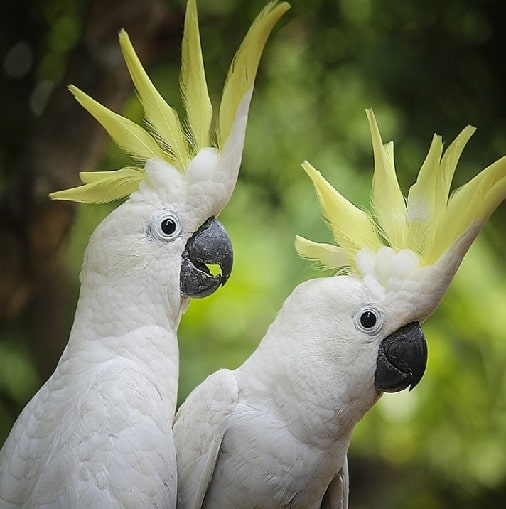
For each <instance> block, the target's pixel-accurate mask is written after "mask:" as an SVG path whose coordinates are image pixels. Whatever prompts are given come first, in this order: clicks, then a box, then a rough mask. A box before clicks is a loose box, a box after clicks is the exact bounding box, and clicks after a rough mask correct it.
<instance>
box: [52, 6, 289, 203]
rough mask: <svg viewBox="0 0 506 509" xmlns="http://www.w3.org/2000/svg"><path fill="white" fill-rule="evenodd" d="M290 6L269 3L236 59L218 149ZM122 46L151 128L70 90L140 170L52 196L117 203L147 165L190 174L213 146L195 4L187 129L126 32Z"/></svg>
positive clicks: (190, 12) (186, 64)
mask: <svg viewBox="0 0 506 509" xmlns="http://www.w3.org/2000/svg"><path fill="white" fill-rule="evenodd" d="M289 8H290V6H289V4H287V3H286V2H281V3H278V2H277V1H274V2H271V3H269V4H268V5H267V6H266V7H265V8H264V9H263V10H262V11H261V13H260V14H259V15H258V16H257V18H256V19H255V21H254V22H253V24H252V25H251V27H250V29H249V31H248V33H247V34H246V37H245V38H244V40H243V42H242V44H241V46H240V47H239V49H238V50H237V53H236V54H235V56H234V59H233V61H232V64H231V66H230V69H229V71H228V75H227V79H226V82H225V86H224V90H223V95H222V100H221V106H220V114H219V122H218V125H219V127H218V133H217V135H216V138H217V142H216V143H217V148H218V150H219V149H221V148H222V147H223V146H224V144H225V142H226V141H227V138H228V135H229V134H230V132H231V129H232V126H233V123H234V120H235V117H236V113H237V110H238V108H239V105H240V103H241V101H242V99H243V98H244V96H245V95H246V93H248V91H250V90H251V89H252V88H253V83H254V80H255V76H256V72H257V68H258V64H259V61H260V57H261V54H262V51H263V48H264V46H265V43H266V41H267V38H268V37H269V34H270V32H271V31H272V29H273V27H274V25H275V24H276V22H277V21H278V19H279V18H280V17H281V16H282V15H283V14H284V13H285V12H286V11H287V10H288V9H289ZM119 42H120V45H121V50H122V52H123V57H124V59H125V62H126V64H127V67H128V71H129V73H130V76H131V78H132V81H133V82H134V85H135V88H136V90H137V93H138V96H139V100H140V102H141V103H142V106H143V108H144V117H145V121H146V128H144V127H142V126H140V125H137V124H136V123H134V122H132V121H131V120H128V119H127V118H125V117H122V116H121V115H118V114H117V113H114V112H113V111H111V110H109V109H108V108H106V107H105V106H102V105H101V104H100V103H98V102H97V101H95V100H94V99H92V98H91V97H89V96H88V95H86V94H85V93H84V92H82V91H81V90H79V89H78V88H77V87H74V86H70V87H69V89H70V91H71V92H72V94H73V95H74V96H75V98H76V99H77V101H78V102H79V103H80V104H81V105H82V106H83V107H84V108H85V109H86V110H87V111H88V112H89V113H91V115H93V116H94V117H95V118H96V119H97V120H98V122H99V123H100V124H102V126H103V127H104V128H105V129H106V131H107V132H108V133H109V135H110V136H111V138H112V139H113V140H114V141H115V142H116V143H117V144H118V145H119V146H120V147H121V148H122V149H123V150H124V151H125V152H127V153H128V154H129V155H131V156H132V158H133V159H134V160H135V161H136V162H138V163H141V164H140V165H139V166H129V167H125V168H122V169H121V170H113V171H105V172H82V173H81V174H80V176H81V180H82V181H83V183H84V185H82V186H79V187H76V188H72V189H66V190H64V191H57V192H54V193H51V194H50V195H49V196H50V197H51V198H52V199H56V200H73V201H78V202H85V203H103V202H108V201H112V200H117V199H120V198H123V197H125V196H128V195H129V194H131V193H132V192H133V191H135V190H136V189H137V188H138V186H139V183H140V181H141V180H142V179H143V178H144V177H145V172H144V170H143V167H142V166H143V164H144V163H145V162H146V161H147V160H149V159H153V158H156V159H161V160H163V161H165V162H167V163H169V164H171V165H172V166H174V167H175V168H177V169H178V170H179V171H181V172H184V171H185V169H186V168H187V166H188V164H189V163H190V161H191V160H192V159H193V158H194V157H195V155H196V154H197V153H198V152H199V151H200V150H201V149H202V148H204V147H208V146H211V133H210V128H211V119H212V106H211V101H210V99H209V94H208V90H207V83H206V77H205V71H204V64H203V59H202V50H201V46H200V34H199V28H198V16H197V6H196V1H195V0H188V4H187V8H186V15H185V25H184V34H183V41H182V48H181V52H182V56H181V77H180V88H181V95H182V98H183V103H184V106H185V113H186V123H185V126H184V127H183V126H182V123H181V121H180V119H179V117H178V114H177V112H176V111H175V110H174V109H173V108H171V107H170V106H169V105H168V104H167V103H166V102H165V100H164V99H163V98H162V96H161V95H160V93H159V92H158V90H157V89H156V88H155V86H154V85H153V83H152V82H151V80H150V79H149V77H148V75H147V74H146V72H145V70H144V68H143V67H142V64H141V63H140V61H139V58H138V57H137V55H136V53H135V51H134V48H133V46H132V44H131V42H130V39H129V38H128V35H127V33H126V32H125V31H124V30H122V31H121V32H120V34H119Z"/></svg>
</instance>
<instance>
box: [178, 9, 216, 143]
mask: <svg viewBox="0 0 506 509" xmlns="http://www.w3.org/2000/svg"><path fill="white" fill-rule="evenodd" d="M181 53H182V56H181V93H182V96H183V100H184V104H185V108H186V116H187V119H188V124H189V126H190V129H191V132H192V134H193V137H194V142H195V151H196V152H198V151H199V150H200V149H201V148H203V147H207V146H209V130H210V128H211V119H212V115H213V110H212V106H211V100H210V99H209V92H208V90H207V83H206V75H205V71H204V62H203V59H202V50H201V47H200V33H199V25H198V15H197V5H196V2H195V0H188V5H187V7H186V16H185V24H184V37H183V44H182V48H181Z"/></svg>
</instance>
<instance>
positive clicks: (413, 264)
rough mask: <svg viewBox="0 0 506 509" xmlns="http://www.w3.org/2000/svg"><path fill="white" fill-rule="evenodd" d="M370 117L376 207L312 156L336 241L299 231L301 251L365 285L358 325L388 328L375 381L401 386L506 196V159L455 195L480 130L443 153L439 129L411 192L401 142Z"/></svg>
mask: <svg viewBox="0 0 506 509" xmlns="http://www.w3.org/2000/svg"><path fill="white" fill-rule="evenodd" d="M367 116H368V119H369V125H370V129H371V135H372V144H373V152H374V160H375V170H374V178H373V184H372V195H371V204H372V212H370V213H368V212H364V211H362V210H360V209H358V208H357V207H355V206H354V205H353V204H352V203H350V202H349V201H348V200H346V199H345V198H344V197H343V196H342V195H341V194H340V193H339V192H338V191H336V190H335V189H334V188H333V187H332V186H331V185H330V184H329V183H328V182H327V181H326V180H325V179H324V178H323V176H322V175H321V174H320V172H318V171H317V170H316V169H314V168H313V167H312V166H311V165H310V164H309V163H308V162H304V163H303V168H304V170H305V171H306V173H307V174H308V175H309V177H310V178H311V180H312V181H313V184H314V186H315V189H316V193H317V196H318V199H319V201H320V204H321V206H322V209H323V212H324V215H325V217H326V219H327V220H328V222H329V224H330V227H331V229H332V233H333V236H334V239H335V241H336V244H337V245H330V244H321V243H316V242H312V241H309V240H307V239H305V238H302V237H297V239H296V249H297V251H298V253H299V254H300V255H301V256H303V257H304V258H308V259H311V260H315V261H317V262H319V263H320V264H321V265H323V266H324V267H326V268H331V269H335V270H337V271H338V272H337V275H336V277H338V278H339V277H346V278H352V279H354V280H356V281H357V282H359V283H360V285H361V287H362V288H363V289H364V291H363V292H362V293H363V295H365V296H369V297H368V298H367V299H365V297H364V299H365V300H364V301H363V302H362V303H361V305H360V306H359V308H360V309H359V310H357V313H359V315H357V316H359V318H358V325H357V326H358V327H359V328H361V327H362V328H365V329H367V328H369V327H370V328H371V329H372V330H374V329H375V328H377V327H378V324H380V323H381V327H382V329H383V339H382V341H381V342H380V343H379V345H378V348H379V350H378V357H377V368H376V388H377V389H378V390H380V391H397V390H402V389H404V388H406V387H408V386H411V387H413V386H414V385H416V383H418V381H419V380H420V379H421V377H422V375H423V372H424V370H425V364H426V358H427V349H426V345H425V340H424V337H423V332H422V330H421V328H420V325H419V324H420V323H421V322H423V321H424V320H425V319H426V318H427V317H429V316H430V315H431V314H432V313H433V312H434V310H435V309H436V308H437V306H438V304H439V302H440V301H441V299H442V297H443V296H444V294H445V292H446V289H447V288H448V285H449V284H450V282H451V280H452V279H453V277H454V275H455V273H456V271H457V269H458V267H459V265H460V263H461V262H462V259H463V257H464V255H465V254H466V252H467V250H468V249H469V247H470V246H471V244H472V243H473V241H474V239H475V238H476V236H477V235H478V233H479V232H480V230H481V228H482V227H483V225H484V224H485V222H486V221H487V219H488V218H489V217H490V215H491V214H492V213H493V211H494V210H495V209H496V208H497V207H498V206H499V204H500V203H501V202H502V201H503V200H504V199H505V197H506V157H503V158H501V159H499V160H498V161H496V162H495V163H493V164H492V165H490V166H489V167H487V168H486V169H485V170H483V171H482V172H481V173H479V174H478V175H477V176H476V177H475V178H473V179H472V180H471V181H470V182H468V183H467V184H465V185H464V186H462V187H461V188H459V189H457V190H456V191H455V192H454V193H453V194H452V195H451V196H449V191H450V185H451V181H452V178H453V174H454V172H455V169H456V165H457V162H458V160H459V158H460V155H461V153H462V150H463V149H464V146H465V144H466V143H467V141H468V140H469V138H470V137H471V135H472V134H473V132H474V128H472V127H466V128H465V129H464V130H463V131H462V132H461V133H460V134H459V136H457V138H456V139H455V141H454V142H453V143H451V144H450V146H449V147H448V149H447V150H446V151H445V152H444V153H443V144H442V140H441V137H440V136H437V135H436V136H434V138H433V140H432V144H431V146H430V149H429V152H428V154H427V157H426V159H425V161H424V163H423V165H422V167H421V169H420V172H419V175H418V178H417V181H416V183H415V184H414V185H413V186H411V188H410V190H409V193H408V197H407V199H404V197H403V195H402V193H401V191H400V188H399V184H398V182H397V177H396V173H395V168H394V155H393V143H388V144H386V145H383V143H382V140H381V136H380V133H379V130H378V127H377V124H376V120H375V118H374V115H373V113H372V111H370V110H368V111H367ZM344 274H346V275H344ZM367 300H369V302H367ZM360 310H362V311H360Z"/></svg>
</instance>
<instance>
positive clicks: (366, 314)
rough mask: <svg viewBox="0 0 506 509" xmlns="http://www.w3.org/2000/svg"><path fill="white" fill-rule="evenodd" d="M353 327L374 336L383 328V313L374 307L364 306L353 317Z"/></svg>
mask: <svg viewBox="0 0 506 509" xmlns="http://www.w3.org/2000/svg"><path fill="white" fill-rule="evenodd" d="M354 322H355V327H356V328H357V329H358V330H360V331H362V332H365V333H366V334H371V335H372V334H376V333H377V332H378V331H379V330H380V329H381V327H382V326H383V313H382V312H381V311H380V310H379V309H376V308H375V307H374V306H364V307H363V308H361V309H360V310H359V311H358V312H357V313H356V314H355V316H354Z"/></svg>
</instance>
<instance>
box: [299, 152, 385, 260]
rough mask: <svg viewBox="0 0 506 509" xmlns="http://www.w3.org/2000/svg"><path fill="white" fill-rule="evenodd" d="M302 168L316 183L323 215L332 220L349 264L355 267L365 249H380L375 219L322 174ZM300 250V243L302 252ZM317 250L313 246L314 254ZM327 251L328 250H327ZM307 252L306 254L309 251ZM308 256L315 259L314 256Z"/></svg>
mask: <svg viewBox="0 0 506 509" xmlns="http://www.w3.org/2000/svg"><path fill="white" fill-rule="evenodd" d="M302 168H303V169H304V171H305V172H306V173H307V174H308V176H309V178H310V179H311V180H312V181H313V185H314V187H315V189H316V195H317V196H318V200H319V202H320V205H321V207H322V210H323V213H324V215H325V217H326V218H327V220H328V221H329V225H330V228H331V230H332V234H333V236H334V240H335V241H336V242H337V244H338V245H339V246H341V248H343V249H344V251H345V252H346V253H348V263H347V264H346V265H350V266H353V265H354V262H353V259H354V257H355V255H356V253H357V252H358V251H359V250H360V249H362V248H363V247H365V246H368V247H370V248H371V249H378V248H379V247H380V246H381V245H382V244H381V241H380V239H379V237H378V235H377V233H376V227H375V224H374V221H373V220H372V218H371V217H370V216H369V215H368V214H367V213H365V212H364V211H362V210H360V209H359V208H357V207H355V205H353V203H351V202H350V201H348V200H347V199H346V198H345V197H344V196H342V195H341V194H340V193H339V192H338V191H336V190H335V189H334V188H333V187H332V186H331V185H330V184H329V182H327V180H325V179H324V178H323V176H322V174H321V173H320V172H319V171H318V170H316V169H315V168H313V166H311V164H309V163H308V162H307V161H304V162H303V163H302ZM306 246H307V244H306ZM300 247H301V244H300V242H299V249H300ZM314 248H315V246H314V245H313V246H312V249H313V253H314ZM325 249H326V250H327V251H328V248H325ZM305 252H306V253H307V249H306V251H305ZM308 257H310V258H313V257H312V256H308ZM330 258H332V256H331V257H330ZM313 259H314V258H313ZM318 259H319V260H320V262H321V264H322V265H323V266H327V267H328V265H327V264H326V263H325V262H324V260H323V259H322V258H321V257H318Z"/></svg>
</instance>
